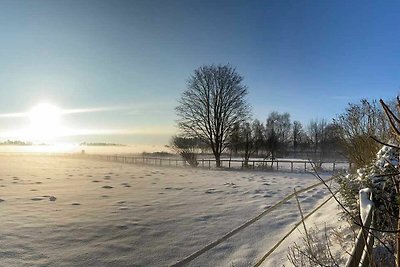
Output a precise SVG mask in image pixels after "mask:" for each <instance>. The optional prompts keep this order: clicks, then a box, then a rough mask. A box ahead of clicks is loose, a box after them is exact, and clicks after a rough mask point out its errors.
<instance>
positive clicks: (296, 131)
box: [292, 121, 303, 152]
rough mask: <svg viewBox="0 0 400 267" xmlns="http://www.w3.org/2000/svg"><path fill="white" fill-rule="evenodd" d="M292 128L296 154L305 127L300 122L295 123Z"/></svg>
mask: <svg viewBox="0 0 400 267" xmlns="http://www.w3.org/2000/svg"><path fill="white" fill-rule="evenodd" d="M292 128H293V129H292V139H293V150H294V151H295V152H296V151H297V148H298V146H299V143H300V139H301V134H302V132H303V125H302V124H301V122H299V121H294V122H293V126H292Z"/></svg>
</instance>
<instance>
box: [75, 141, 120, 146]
mask: <svg viewBox="0 0 400 267" xmlns="http://www.w3.org/2000/svg"><path fill="white" fill-rule="evenodd" d="M79 145H80V146H126V145H122V144H114V143H88V142H83V143H80V144H79Z"/></svg>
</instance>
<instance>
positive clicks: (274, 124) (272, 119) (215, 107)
mask: <svg viewBox="0 0 400 267" xmlns="http://www.w3.org/2000/svg"><path fill="white" fill-rule="evenodd" d="M242 82H243V77H242V76H241V75H239V74H238V73H237V72H236V70H235V69H234V68H232V67H231V66H229V65H218V66H215V65H210V66H202V67H200V68H198V69H197V70H195V71H194V74H193V75H192V76H191V77H190V78H189V80H188V83H187V89H186V90H185V91H184V92H183V94H182V96H181V98H180V100H179V104H178V106H177V107H176V112H177V115H178V120H177V122H178V127H179V128H180V130H181V134H180V135H179V136H175V137H174V138H172V141H171V147H172V148H174V149H175V150H176V151H177V152H178V153H180V154H181V155H183V156H185V157H188V155H189V156H190V157H192V156H193V155H194V156H193V157H192V158H191V159H190V160H191V161H193V160H194V162H195V154H196V153H197V152H199V151H203V152H205V151H206V152H212V154H213V155H214V157H215V159H216V165H217V166H220V158H221V154H222V153H223V152H226V153H229V154H230V155H234V156H242V157H243V158H244V159H245V160H248V159H249V158H250V157H252V156H258V157H260V156H261V157H265V158H267V157H268V158H275V157H276V156H278V155H279V156H285V155H287V153H289V152H299V151H302V152H305V151H306V152H307V153H306V154H303V156H305V157H308V158H313V159H314V160H321V159H323V158H324V157H325V156H327V154H328V153H329V152H336V151H339V152H343V155H345V156H346V157H347V158H348V159H349V160H350V161H351V162H352V163H355V165H354V166H355V167H358V166H363V165H365V164H366V163H368V162H370V160H371V159H372V158H373V157H375V154H376V152H377V151H378V150H379V144H378V143H377V142H375V141H374V140H373V138H375V139H376V138H378V139H379V140H388V138H389V135H390V131H389V125H388V122H387V120H386V119H385V114H384V112H383V111H382V109H381V107H380V105H379V103H377V101H367V100H361V101H360V103H357V104H349V107H348V108H347V109H346V110H345V112H344V113H343V114H341V115H339V116H338V117H337V118H336V119H334V120H333V121H332V122H327V121H326V120H323V119H322V120H313V121H311V122H310V123H309V124H308V125H306V126H305V127H303V125H302V124H301V122H299V121H293V122H292V121H291V120H290V115H289V114H288V113H283V114H280V113H278V112H272V113H271V114H269V116H268V117H267V118H266V120H265V121H264V122H261V121H259V120H252V119H251V112H250V106H249V104H248V103H247V101H246V96H247V94H248V90H247V87H246V86H245V85H243V84H242ZM393 105H394V103H393ZM188 153H189V154H188Z"/></svg>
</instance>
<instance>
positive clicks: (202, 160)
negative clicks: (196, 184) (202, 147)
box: [201, 159, 204, 168]
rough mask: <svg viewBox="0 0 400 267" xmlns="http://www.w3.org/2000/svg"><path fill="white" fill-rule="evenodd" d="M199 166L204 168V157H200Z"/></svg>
mask: <svg viewBox="0 0 400 267" xmlns="http://www.w3.org/2000/svg"><path fill="white" fill-rule="evenodd" d="M201 167H203V168H204V159H201Z"/></svg>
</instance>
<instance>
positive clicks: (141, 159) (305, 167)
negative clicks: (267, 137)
mask: <svg viewBox="0 0 400 267" xmlns="http://www.w3.org/2000/svg"><path fill="white" fill-rule="evenodd" d="M79 156H80V157H84V158H92V159H99V160H106V161H115V162H122V163H129V164H143V165H155V166H168V167H191V166H190V165H189V163H188V162H187V161H186V160H184V159H182V158H177V157H176V158H171V157H146V156H127V155H99V154H81V155H79ZM197 163H198V165H197V167H198V168H206V169H216V168H217V164H216V160H215V159H205V158H203V159H198V160H197ZM220 163H221V166H220V168H223V169H233V170H240V169H247V170H249V169H253V170H263V171H277V172H279V171H281V172H309V171H313V166H312V165H314V166H316V167H317V168H318V171H321V172H338V171H345V170H347V169H349V168H351V164H350V163H348V162H344V161H332V162H315V161H307V160H284V159H279V160H260V159H251V160H248V161H245V160H241V159H229V158H228V159H221V160H220Z"/></svg>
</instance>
